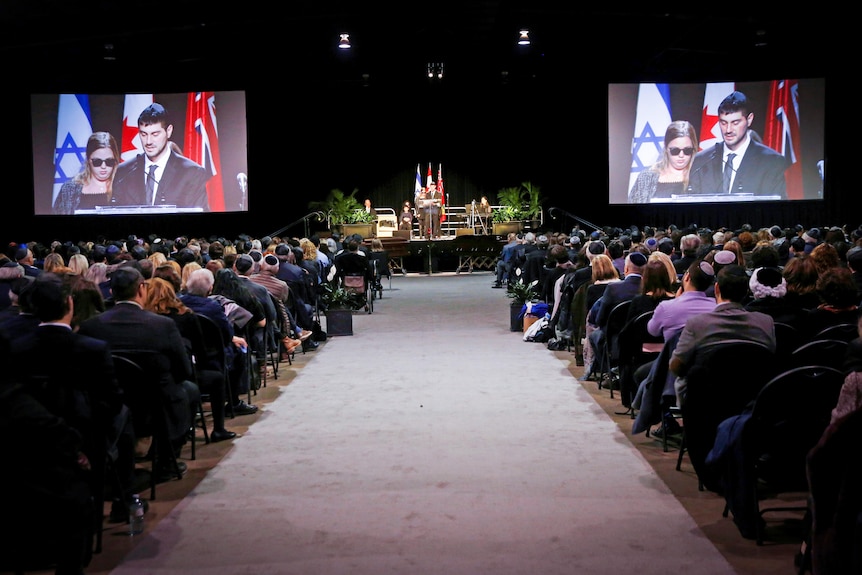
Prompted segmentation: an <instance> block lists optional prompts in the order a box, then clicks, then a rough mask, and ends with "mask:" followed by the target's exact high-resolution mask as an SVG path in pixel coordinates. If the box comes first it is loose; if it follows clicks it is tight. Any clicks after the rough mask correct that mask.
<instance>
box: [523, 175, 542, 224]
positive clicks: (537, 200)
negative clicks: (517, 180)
mask: <svg viewBox="0 0 862 575" xmlns="http://www.w3.org/2000/svg"><path fill="white" fill-rule="evenodd" d="M521 188H522V189H523V194H522V195H521V198H522V201H523V203H524V208H523V213H524V219H526V220H539V219H541V215H542V202H543V201H544V199H543V198H542V190H541V188H540V187H539V186H534V185H533V184H532V183H531V182H524V183H522V184H521Z"/></svg>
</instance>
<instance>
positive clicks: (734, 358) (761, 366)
mask: <svg viewBox="0 0 862 575" xmlns="http://www.w3.org/2000/svg"><path fill="white" fill-rule="evenodd" d="M626 304H628V302H623V303H621V304H618V306H617V307H616V308H615V309H614V310H612V312H611V315H610V318H611V319H610V321H609V327H608V330H607V331H606V334H605V335H606V339H605V344H604V346H605V347H604V349H603V352H604V353H603V354H602V356H603V358H604V359H603V362H604V363H603V365H602V366H601V371H602V376H601V379H600V380H599V386H600V389H601V388H602V387H604V386H607V387H610V392H611V397H612V398H613V389H614V387H616V385H618V386H619V391H620V395H621V401H622V402H623V405H625V406H631V404H630V403H627V400H629V399H630V398H631V397H633V394H634V392H635V391H637V389H636V387H632V386H636V382H634V380H633V379H632V378H631V374H632V373H633V371H634V369H636V368H637V367H638V366H639V365H641V364H643V363H645V362H647V361H650V360H652V359H654V358H656V357H658V355H659V354H660V353H661V351H662V346H663V345H664V344H663V343H662V340H661V338H656V337H654V336H651V335H650V334H649V333H648V332H647V331H646V324H647V322H648V321H649V319H650V318H651V317H652V314H653V312H645V313H644V314H641V315H640V316H638V317H637V318H635V319H633V320H629V321H627V317H628V309H629V308H628V305H626ZM617 308H619V309H617ZM856 337H858V328H857V326H856V325H854V324H841V325H837V326H833V327H831V328H828V329H826V330H824V331H822V332H820V333H817V334H814V336H813V337H811V338H808V339H806V338H805V337H803V336H802V334H801V333H800V332H798V331H797V330H795V329H794V328H793V327H792V326H789V325H787V324H780V323H776V338H777V342H778V349H777V351H776V352H775V353H774V354H773V353H772V352H770V351H769V350H768V348H766V347H765V346H764V345H762V344H760V343H757V342H750V341H733V340H729V341H724V342H721V343H719V344H717V345H714V346H709V347H708V348H704V349H701V350H699V352H698V359H699V361H698V364H697V365H696V366H693V367H692V369H691V370H690V372H689V373H688V375H687V381H688V394H687V397H686V401H685V404H684V406H683V407H682V409H679V408H677V407H676V405H675V400H676V398H675V396H673V395H672V394H671V395H665V397H663V398H662V404H661V406H660V408H659V417H660V421H661V423H662V427H663V430H662V431H663V433H662V442H663V446H664V449H665V451H667V450H668V435H669V433H668V431H669V430H668V428H667V424H668V422H669V420H668V415H669V416H670V417H671V418H675V419H681V420H682V423H683V425H682V430H683V433H682V437H681V441H680V443H679V452H678V455H677V464H676V468H677V470H682V463H683V457H684V455H685V454H688V457H689V459H690V460H691V463H692V467H693V468H694V470H695V474H696V476H697V478H698V483H699V488H700V489H701V490H703V489H704V488H709V489H710V490H714V491H720V492H724V493H725V496H726V498H727V505H726V507H725V511H724V516H728V514H730V513H733V515H734V520H735V521H736V522H737V524H738V525H740V530H741V531H742V530H743V526H744V528H745V529H747V530H748V531H747V536H751V537H752V538H754V539H756V541H757V543H758V544H759V545H762V544H763V542H764V539H765V530H764V529H765V528H764V525H765V523H764V521H763V516H764V514H765V513H767V512H773V511H788V510H797V511H802V512H806V514H807V513H808V512H809V501H808V499H807V491H808V482H807V477H806V456H807V454H808V453H809V452H810V450H811V449H812V448H813V447H814V446H815V445H816V444H817V442H818V440H819V439H820V437H821V435H822V434H823V432H824V430H825V429H826V427H827V426H828V425H829V422H830V417H831V412H832V409H833V408H834V407H835V405H836V403H837V400H838V394H839V392H840V389H841V386H842V384H843V381H844V377H843V371H842V370H841V367H842V365H843V362H844V358H845V355H846V350H847V345H848V343H849V342H850V341H852V339H854V338H856ZM614 384H616V385H614ZM663 393H665V394H667V393H668V390H667V389H664V390H663ZM630 413H631V414H632V417H633V418H634V417H635V410H634V408H633V407H630ZM741 414H745V415H744V418H743V417H741ZM736 418H740V419H739V420H738V419H736ZM723 421H726V423H725V424H724V427H725V429H722V430H721V431H720V430H719V427H720V425H721V424H722V422H723ZM732 424H736V425H743V424H744V425H745V433H744V435H743V436H742V441H741V443H740V444H739V445H738V447H737V449H739V450H740V452H739V453H741V454H742V457H741V458H739V459H736V460H733V459H732V457H730V456H726V457H725V459H724V460H722V463H721V464H719V463H716V462H715V461H712V460H710V462H709V463H707V459H708V457H710V452H713V453H712V455H713V456H715V455H716V452H715V451H713V448H714V447H715V446H716V438H717V437H719V433H721V434H725V433H727V431H728V429H729V428H730V426H731V425H732ZM647 433H649V431H647ZM725 440H726V437H723V439H722V441H725ZM719 443H720V444H721V442H719ZM728 486H731V487H730V488H729V487H728ZM789 493H794V494H796V495H797V496H798V499H797V501H798V503H797V504H786V503H782V502H780V501H779V502H778V503H777V504H776V503H775V501H777V498H778V497H779V496H781V495H782V494H789ZM770 500H774V501H773V504H772V505H767V504H766V503H767V502H769V501H770ZM806 516H807V515H806Z"/></svg>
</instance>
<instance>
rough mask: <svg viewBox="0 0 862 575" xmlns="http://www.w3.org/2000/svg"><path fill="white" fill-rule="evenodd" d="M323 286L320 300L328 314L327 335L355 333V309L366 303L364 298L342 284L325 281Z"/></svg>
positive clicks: (325, 312)
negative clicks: (337, 284)
mask: <svg viewBox="0 0 862 575" xmlns="http://www.w3.org/2000/svg"><path fill="white" fill-rule="evenodd" d="M322 287H323V293H321V294H320V301H321V303H322V304H323V309H324V314H325V315H326V335H327V336H330V335H353V310H355V309H357V306H361V305H364V304H365V300H364V298H362V297H361V296H357V294H355V293H354V292H352V291H348V290H346V289H344V288H343V287H341V286H336V287H333V286H332V284H329V283H324V284H323V285H322ZM360 299H361V301H359V300H360Z"/></svg>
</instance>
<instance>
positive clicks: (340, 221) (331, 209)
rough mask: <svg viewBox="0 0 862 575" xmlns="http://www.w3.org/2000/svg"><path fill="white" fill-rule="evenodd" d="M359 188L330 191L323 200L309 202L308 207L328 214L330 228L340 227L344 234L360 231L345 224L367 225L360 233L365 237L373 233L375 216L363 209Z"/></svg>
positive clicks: (327, 219)
mask: <svg viewBox="0 0 862 575" xmlns="http://www.w3.org/2000/svg"><path fill="white" fill-rule="evenodd" d="M358 191H359V190H353V191H352V192H351V193H349V194H345V193H344V192H342V191H341V190H339V189H337V188H336V189H333V190H330V191H329V195H328V196H326V199H325V200H323V201H322V202H309V204H308V207H309V209H312V210H317V211H321V212H323V213H324V214H326V223H327V226H328V227H329V229H330V230H334V229H340V230H341V233H342V235H343V236H347V235H349V234H353V233H360V232H357V231H356V230H349V231H348V230H345V229H344V226H345V225H352V224H363V225H364V226H365V227H363V228H362V231H364V232H365V233H364V234H363V233H360V235H362V237H363V238H366V237H369V236H370V235H371V228H372V227H373V224H372V223H371V222H373V221H374V216H372V215H371V214H369V213H366V211H365V210H364V209H362V204H360V203H359V200H357V199H356V194H357V192H358Z"/></svg>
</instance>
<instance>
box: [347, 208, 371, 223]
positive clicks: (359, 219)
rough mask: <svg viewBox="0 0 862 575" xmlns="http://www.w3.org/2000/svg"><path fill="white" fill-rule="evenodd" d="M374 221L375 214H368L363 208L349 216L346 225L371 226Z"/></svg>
mask: <svg viewBox="0 0 862 575" xmlns="http://www.w3.org/2000/svg"><path fill="white" fill-rule="evenodd" d="M373 221H374V214H370V213H368V212H366V211H365V210H364V209H363V208H359V209H358V210H353V211H352V212H350V214H348V215H347V219H346V220H345V221H344V223H345V224H370V223H371V222H373Z"/></svg>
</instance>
